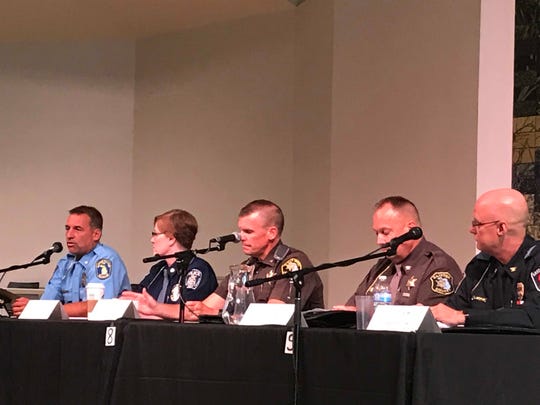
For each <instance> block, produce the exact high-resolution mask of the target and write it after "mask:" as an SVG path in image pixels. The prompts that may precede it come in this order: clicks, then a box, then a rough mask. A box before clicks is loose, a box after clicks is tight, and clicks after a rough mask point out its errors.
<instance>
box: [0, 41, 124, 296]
mask: <svg viewBox="0 0 540 405" xmlns="http://www.w3.org/2000/svg"><path fill="white" fill-rule="evenodd" d="M0 61H1V62H0V190H1V196H0V223H1V224H2V233H1V236H0V239H1V243H0V246H2V247H1V248H0V267H2V268H3V267H8V266H11V265H14V264H22V263H26V262H28V261H30V260H32V259H33V258H34V257H35V256H37V255H38V254H39V253H41V252H42V251H43V250H45V249H46V248H48V247H49V246H50V245H51V243H52V242H54V241H57V240H58V241H62V242H63V241H64V224H65V220H66V217H67V211H68V210H69V209H70V208H73V207H74V206H76V205H80V204H91V205H95V206H96V207H98V208H99V209H100V210H101V211H102V213H103V215H104V217H105V224H104V232H103V235H104V236H103V241H104V242H105V243H107V242H110V243H111V244H113V245H114V246H115V247H116V248H117V249H118V250H119V251H121V252H122V253H123V254H124V255H125V256H128V257H129V254H130V250H131V249H130V242H129V235H130V234H131V222H132V220H131V219H132V217H131V193H132V190H131V189H132V186H131V184H132V148H133V93H134V92H133V75H134V45H133V43H131V42H123V41H122V42H88V43H73V44H70V43H57V44H43V43H36V44H26V43H17V44H8V45H6V44H4V45H0ZM53 259H56V257H53ZM54 261H55V260H54ZM53 268H54V267H53V264H50V265H48V266H46V267H44V266H39V267H33V268H31V269H27V270H19V271H17V272H11V273H8V275H6V278H5V279H4V282H3V283H2V286H5V285H7V282H8V281H9V280H19V281H28V280H39V281H40V282H41V283H42V284H44V283H46V282H47V280H48V278H49V277H50V274H51V272H52V270H53Z"/></svg>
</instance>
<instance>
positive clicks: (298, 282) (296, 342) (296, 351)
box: [245, 247, 396, 404]
mask: <svg viewBox="0 0 540 405" xmlns="http://www.w3.org/2000/svg"><path fill="white" fill-rule="evenodd" d="M380 249H382V247H379V248H377V249H375V250H374V251H372V252H370V253H368V254H367V255H365V256H360V257H356V258H353V259H347V260H342V261H339V262H334V263H323V264H320V265H318V266H313V267H306V268H303V269H301V270H298V271H290V272H287V273H283V274H276V275H275V276H272V277H266V278H258V279H253V280H248V281H246V284H245V285H246V287H255V286H257V285H261V284H264V283H268V282H271V281H276V280H281V279H284V278H289V279H291V280H292V282H293V284H294V287H295V297H294V317H293V319H294V321H293V328H294V332H293V362H294V365H293V369H294V404H297V403H298V399H299V393H300V354H301V350H300V343H301V339H300V331H301V328H300V326H301V322H302V287H303V286H304V276H305V275H306V274H309V273H314V272H317V271H320V270H327V269H332V268H334V267H347V266H351V265H353V264H355V263H358V262H363V261H367V260H372V259H378V258H380V257H387V256H393V255H395V254H396V247H391V248H390V249H388V250H386V251H384V252H380V253H376V252H378V251H379V250H380Z"/></svg>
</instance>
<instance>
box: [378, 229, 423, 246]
mask: <svg viewBox="0 0 540 405" xmlns="http://www.w3.org/2000/svg"><path fill="white" fill-rule="evenodd" d="M422 235H423V232H422V228H420V227H418V226H415V227H414V228H411V229H409V232H406V233H404V234H403V235H401V236H398V237H397V238H393V239H391V240H390V242H388V243H385V244H384V245H382V246H381V247H382V248H387V247H389V248H390V249H396V248H397V247H398V246H399V245H401V244H402V243H403V242H405V241H408V240H411V239H420V238H421V237H422Z"/></svg>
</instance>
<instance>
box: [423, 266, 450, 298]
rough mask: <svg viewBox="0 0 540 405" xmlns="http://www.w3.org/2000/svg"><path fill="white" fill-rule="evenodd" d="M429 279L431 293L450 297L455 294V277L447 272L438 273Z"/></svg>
mask: <svg viewBox="0 0 540 405" xmlns="http://www.w3.org/2000/svg"><path fill="white" fill-rule="evenodd" d="M429 279H430V280H431V291H433V292H434V293H437V294H441V295H450V294H452V293H453V292H454V287H453V286H452V281H453V277H452V275H451V274H450V273H448V272H447V271H437V272H435V273H433V274H432V275H431V277H430V278H429Z"/></svg>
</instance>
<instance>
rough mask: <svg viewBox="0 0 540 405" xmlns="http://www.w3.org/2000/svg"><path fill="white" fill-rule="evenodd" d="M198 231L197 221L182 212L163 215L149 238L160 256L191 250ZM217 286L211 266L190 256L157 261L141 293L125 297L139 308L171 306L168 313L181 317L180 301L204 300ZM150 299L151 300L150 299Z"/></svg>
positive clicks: (155, 222)
mask: <svg viewBox="0 0 540 405" xmlns="http://www.w3.org/2000/svg"><path fill="white" fill-rule="evenodd" d="M197 230H198V225H197V220H196V219H195V217H194V216H193V215H192V214H190V213H189V212H187V211H184V210H180V209H173V210H170V211H167V212H164V213H163V214H161V215H158V216H156V217H155V218H154V229H153V231H152V237H151V238H150V241H151V242H152V250H153V252H154V254H155V255H160V256H166V255H171V254H174V253H178V252H183V251H188V250H190V249H191V246H192V245H193V241H194V240H195V235H196V234H197ZM182 273H183V278H182V280H180V278H181V276H182ZM216 287H217V279H216V275H215V273H214V270H213V269H212V266H210V264H209V263H208V262H206V261H205V260H203V259H201V258H199V257H196V256H194V255H191V254H187V255H186V257H185V258H179V259H177V258H176V257H171V258H167V259H164V260H161V261H159V262H157V263H156V264H154V265H153V266H152V267H151V268H150V271H149V273H148V274H147V275H146V276H145V277H144V279H143V280H142V281H141V282H140V284H139V291H140V292H126V293H125V294H123V295H122V297H123V298H129V299H134V300H137V301H139V305H145V304H144V303H146V302H149V303H150V304H152V305H166V306H169V308H168V311H166V312H167V313H171V314H173V313H174V314H178V311H179V304H180V300H183V301H191V300H203V299H205V298H206V297H207V296H208V295H210V294H211V293H212V292H213V291H214V290H215V289H216ZM148 296H150V297H151V299H147V298H148ZM143 297H146V298H145V299H142V298H143ZM141 302H142V304H141ZM142 310H143V308H140V311H141V312H143V311H142Z"/></svg>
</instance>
